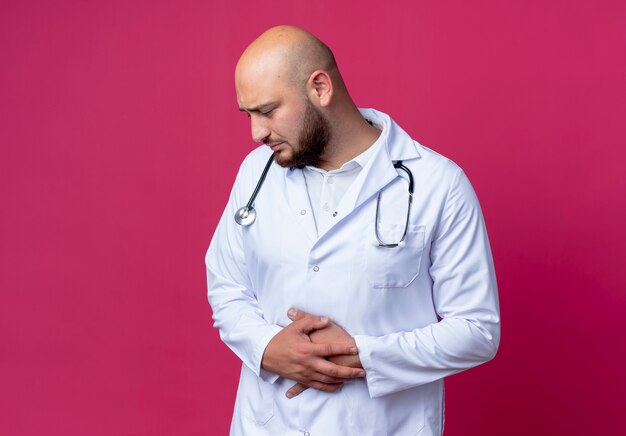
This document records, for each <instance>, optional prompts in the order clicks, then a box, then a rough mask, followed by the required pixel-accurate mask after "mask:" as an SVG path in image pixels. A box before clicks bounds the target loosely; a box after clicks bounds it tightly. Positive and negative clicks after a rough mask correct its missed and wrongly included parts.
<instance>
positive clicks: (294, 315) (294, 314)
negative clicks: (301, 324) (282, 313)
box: [287, 307, 311, 321]
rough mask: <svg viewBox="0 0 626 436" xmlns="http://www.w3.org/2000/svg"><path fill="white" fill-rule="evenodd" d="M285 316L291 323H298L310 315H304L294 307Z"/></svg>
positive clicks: (302, 311)
mask: <svg viewBox="0 0 626 436" xmlns="http://www.w3.org/2000/svg"><path fill="white" fill-rule="evenodd" d="M287 316H288V317H289V319H290V320H292V321H299V320H301V319H303V318H306V317H307V316H311V314H310V313H306V312H305V311H304V310H300V309H296V308H295V307H292V308H291V309H289V311H288V312H287Z"/></svg>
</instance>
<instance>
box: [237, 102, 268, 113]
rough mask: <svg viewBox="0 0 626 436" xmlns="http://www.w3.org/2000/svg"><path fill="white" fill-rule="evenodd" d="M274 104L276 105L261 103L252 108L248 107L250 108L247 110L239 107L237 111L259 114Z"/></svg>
mask: <svg viewBox="0 0 626 436" xmlns="http://www.w3.org/2000/svg"><path fill="white" fill-rule="evenodd" d="M276 104H277V102H275V101H271V102H269V103H262V104H260V105H257V106H253V107H250V108H247V109H246V108H243V107H240V108H239V111H240V112H261V111H262V110H263V109H269V108H270V107H271V106H275V105H276Z"/></svg>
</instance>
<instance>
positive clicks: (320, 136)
mask: <svg viewBox="0 0 626 436" xmlns="http://www.w3.org/2000/svg"><path fill="white" fill-rule="evenodd" d="M329 140H330V126H329V125H328V121H326V118H324V116H323V115H322V114H321V113H320V111H319V110H318V109H317V108H316V107H315V106H313V104H312V103H311V102H309V101H307V102H306V107H305V111H304V116H303V123H302V129H301V130H300V133H299V134H298V143H297V145H296V146H294V145H291V147H290V148H291V155H290V156H289V155H287V156H284V155H282V154H283V153H278V154H277V155H276V156H275V160H276V163H277V164H278V165H280V166H282V167H289V168H291V169H293V168H299V169H302V168H304V167H305V166H309V165H310V166H315V165H317V163H318V162H319V161H320V158H321V157H322V154H323V153H324V150H325V149H326V144H328V141H329Z"/></svg>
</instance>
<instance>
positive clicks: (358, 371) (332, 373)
mask: <svg viewBox="0 0 626 436" xmlns="http://www.w3.org/2000/svg"><path fill="white" fill-rule="evenodd" d="M315 370H316V371H317V372H319V373H321V374H323V375H325V376H328V377H332V378H335V379H351V378H362V377H365V370H363V368H351V367H349V366H341V365H336V364H334V363H332V362H329V361H327V360H324V361H323V362H321V363H320V364H319V365H317V367H316V368H315ZM315 378H316V379H319V377H315Z"/></svg>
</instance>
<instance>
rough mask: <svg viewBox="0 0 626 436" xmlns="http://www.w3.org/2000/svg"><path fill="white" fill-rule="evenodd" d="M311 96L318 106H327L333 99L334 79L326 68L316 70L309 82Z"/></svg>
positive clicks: (308, 89) (308, 87)
mask: <svg viewBox="0 0 626 436" xmlns="http://www.w3.org/2000/svg"><path fill="white" fill-rule="evenodd" d="M307 91H308V94H309V98H310V99H311V100H312V102H313V104H315V105H316V106H321V107H326V106H328V105H329V104H330V102H331V100H332V99H333V81H332V79H331V78H330V75H329V74H328V73H327V72H326V71H324V70H315V71H313V72H312V73H311V75H310V76H309V80H308V82H307Z"/></svg>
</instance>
